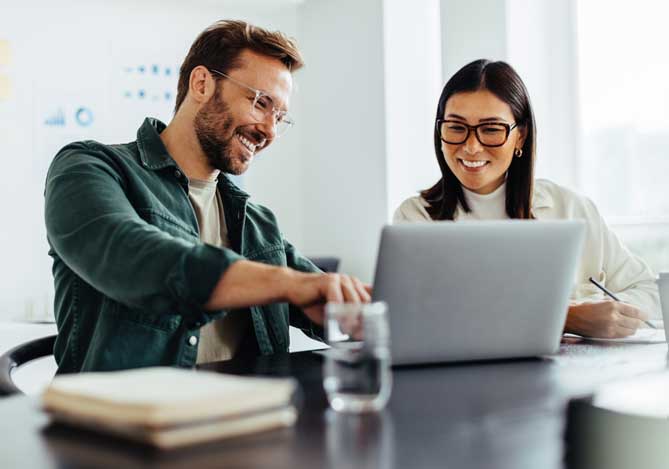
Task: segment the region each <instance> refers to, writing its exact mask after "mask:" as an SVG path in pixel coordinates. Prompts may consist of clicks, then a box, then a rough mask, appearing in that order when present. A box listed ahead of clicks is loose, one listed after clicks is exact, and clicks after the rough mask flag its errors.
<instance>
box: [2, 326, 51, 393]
mask: <svg viewBox="0 0 669 469" xmlns="http://www.w3.org/2000/svg"><path fill="white" fill-rule="evenodd" d="M55 342H56V336H55V335H50V336H47V337H42V338H40V339H35V340H31V341H29V342H25V343H23V344H20V345H17V346H16V347H14V348H13V349H11V350H9V351H7V352H6V353H4V354H3V355H2V356H0V396H11V395H12V394H23V391H21V390H20V389H19V388H18V387H16V384H14V380H13V379H12V372H14V370H15V369H16V368H18V367H19V366H22V365H25V364H26V363H28V362H30V361H32V360H36V359H38V358H42V357H48V356H49V355H51V354H53V345H54V343H55Z"/></svg>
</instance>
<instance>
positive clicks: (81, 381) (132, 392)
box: [42, 367, 296, 448]
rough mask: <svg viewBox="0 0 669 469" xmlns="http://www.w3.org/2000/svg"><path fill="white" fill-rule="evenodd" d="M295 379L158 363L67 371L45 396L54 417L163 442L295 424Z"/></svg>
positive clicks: (159, 444) (193, 440)
mask: <svg viewBox="0 0 669 469" xmlns="http://www.w3.org/2000/svg"><path fill="white" fill-rule="evenodd" d="M295 389H296V384H295V381H294V380H292V379H269V378H250V377H240V376H233V375H224V374H219V373H212V372H206V371H193V370H184V369H176V368H169V367H153V368H142V369H135V370H125V371H113V372H104V373H82V374H73V375H62V376H57V377H56V378H54V380H53V381H52V383H51V384H50V385H49V387H48V388H47V389H46V390H45V391H44V393H43V395H42V406H43V408H44V410H45V411H46V412H47V413H49V414H50V415H51V417H52V419H53V420H54V421H56V422H63V423H67V424H70V425H76V426H80V427H83V428H89V429H93V430H96V431H103V432H108V433H112V434H115V435H118V436H122V437H127V438H130V439H133V440H136V441H140V442H143V443H147V444H150V445H153V446H157V447H160V448H172V447H179V446H184V445H190V444H195V443H202V442H205V441H210V440H214V439H220V438H227V437H232V436H239V435H245V434H249V433H255V432H259V431H264V430H269V429H272V428H279V427H285V426H290V425H292V424H293V423H294V422H295V420H296V411H295V409H294V407H293V406H292V404H291V398H292V395H293V393H294V391H295Z"/></svg>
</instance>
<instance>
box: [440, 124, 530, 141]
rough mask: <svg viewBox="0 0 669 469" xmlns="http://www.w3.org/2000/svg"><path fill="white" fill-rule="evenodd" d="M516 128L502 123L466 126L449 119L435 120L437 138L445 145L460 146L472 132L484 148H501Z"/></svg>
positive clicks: (514, 125) (515, 125)
mask: <svg viewBox="0 0 669 469" xmlns="http://www.w3.org/2000/svg"><path fill="white" fill-rule="evenodd" d="M517 126H518V124H517V123H514V124H513V125H511V124H505V123H502V122H484V123H483V124H478V125H468V124H465V123H464V122H461V121H457V120H451V119H437V123H436V128H437V132H438V133H439V137H440V138H441V140H442V141H444V142H445V143H449V144H451V145H461V144H463V143H465V142H466V141H467V139H468V138H469V133H470V132H471V131H472V130H473V131H474V134H475V135H476V139H477V140H478V141H479V143H480V144H481V145H483V146H484V147H501V146H502V145H504V144H505V143H506V141H507V139H508V138H509V134H510V133H511V131H512V130H513V129H515V128H516V127H517Z"/></svg>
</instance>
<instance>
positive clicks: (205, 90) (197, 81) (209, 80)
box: [188, 65, 216, 104]
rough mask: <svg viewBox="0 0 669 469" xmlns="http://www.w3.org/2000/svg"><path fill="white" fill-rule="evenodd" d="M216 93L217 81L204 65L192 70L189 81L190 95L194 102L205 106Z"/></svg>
mask: <svg viewBox="0 0 669 469" xmlns="http://www.w3.org/2000/svg"><path fill="white" fill-rule="evenodd" d="M215 91H216V80H214V78H213V77H212V76H211V73H209V70H207V68H206V67H205V66H204V65H198V66H197V67H195V68H194V69H193V70H191V72H190V78H189V80H188V93H189V94H190V96H191V98H192V99H193V101H195V102H196V103H198V104H204V103H206V102H207V101H209V99H211V97H212V96H213V95H214V93H215Z"/></svg>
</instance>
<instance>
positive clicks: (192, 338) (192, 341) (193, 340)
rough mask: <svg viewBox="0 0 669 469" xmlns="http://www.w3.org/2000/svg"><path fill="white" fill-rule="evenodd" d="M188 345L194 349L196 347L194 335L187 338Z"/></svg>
mask: <svg viewBox="0 0 669 469" xmlns="http://www.w3.org/2000/svg"><path fill="white" fill-rule="evenodd" d="M188 343H189V344H191V345H192V346H193V347H195V346H196V345H197V337H195V336H194V335H192V336H190V337H189V338H188Z"/></svg>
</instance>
